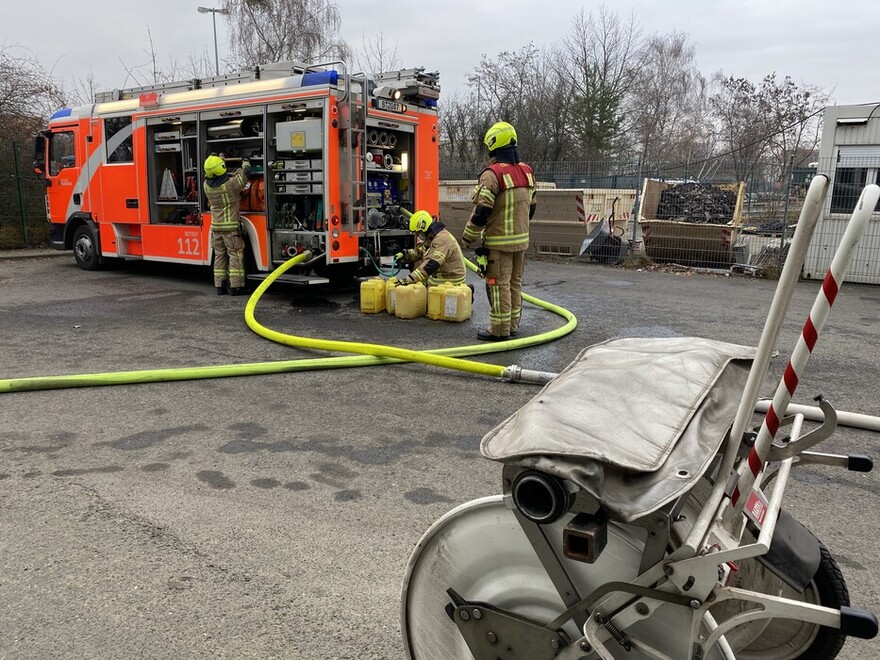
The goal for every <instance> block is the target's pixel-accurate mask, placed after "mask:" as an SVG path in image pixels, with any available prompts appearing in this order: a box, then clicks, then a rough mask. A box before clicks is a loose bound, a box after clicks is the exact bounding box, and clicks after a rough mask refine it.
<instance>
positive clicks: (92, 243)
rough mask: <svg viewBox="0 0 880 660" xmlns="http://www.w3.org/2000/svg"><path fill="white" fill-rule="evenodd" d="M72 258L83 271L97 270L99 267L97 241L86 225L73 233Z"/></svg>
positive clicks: (99, 257)
mask: <svg viewBox="0 0 880 660" xmlns="http://www.w3.org/2000/svg"><path fill="white" fill-rule="evenodd" d="M73 258H74V259H75V260H76V263H77V265H78V266H79V267H80V268H82V269H83V270H98V269H99V268H100V267H101V254H100V248H99V246H98V239H97V237H96V236H95V233H94V232H93V231H92V229H91V227H89V226H88V225H80V226H79V227H77V228H76V231H74V232H73Z"/></svg>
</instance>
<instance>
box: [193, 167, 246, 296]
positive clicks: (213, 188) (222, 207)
mask: <svg viewBox="0 0 880 660" xmlns="http://www.w3.org/2000/svg"><path fill="white" fill-rule="evenodd" d="M204 169H205V185H204V188H205V195H207V197H208V203H209V204H210V206H211V245H212V247H213V248H214V286H215V287H217V295H218V296H220V295H223V294H224V293H229V294H230V295H233V296H241V295H244V294H246V293H247V291H246V289H245V279H244V276H245V273H244V238H242V228H241V214H240V207H241V191H242V190H244V187H245V186H246V185H247V182H248V179H247V177H248V174H250V172H251V164H250V163H249V162H248V161H247V160H244V161H242V164H241V169H238V170H236V171H235V172H233V173H232V174H229V173H228V172H227V171H226V161H225V160H224V159H223V157H222V156H217V155H214V154H212V155H210V156H208V157H207V158H206V159H205V165H204ZM227 286H228V288H227Z"/></svg>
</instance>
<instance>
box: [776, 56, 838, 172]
mask: <svg viewBox="0 0 880 660" xmlns="http://www.w3.org/2000/svg"><path fill="white" fill-rule="evenodd" d="M761 91H762V94H763V96H764V104H765V106H766V111H767V113H768V114H769V115H770V118H771V121H772V122H773V124H774V128H775V132H774V136H773V138H772V139H771V141H770V152H771V153H772V154H773V156H774V158H775V160H776V161H777V162H778V163H781V164H784V163H787V162H788V161H789V157H792V156H793V157H794V161H793V165H794V166H795V167H796V166H798V165H801V164H803V163H804V162H806V160H807V159H808V158H810V155H811V154H812V152H813V150H814V149H815V148H816V147H817V146H818V144H819V139H820V128H821V120H820V115H821V112H822V110H824V109H825V106H826V105H828V103H829V99H830V97H829V94H828V93H827V92H825V91H824V90H822V89H820V88H818V87H815V86H811V85H805V86H803V87H798V85H797V84H795V83H794V82H793V81H792V79H791V78H789V77H788V76H786V77H785V78H784V79H783V80H782V81H777V79H776V72H773V73H771V74H769V75H767V76H765V77H764V80H763V81H762V83H761Z"/></svg>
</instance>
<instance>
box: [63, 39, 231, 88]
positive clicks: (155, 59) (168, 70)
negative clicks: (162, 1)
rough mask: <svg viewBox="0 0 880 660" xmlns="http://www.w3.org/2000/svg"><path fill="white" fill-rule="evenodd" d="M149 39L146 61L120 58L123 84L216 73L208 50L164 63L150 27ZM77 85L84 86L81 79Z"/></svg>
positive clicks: (159, 82)
mask: <svg viewBox="0 0 880 660" xmlns="http://www.w3.org/2000/svg"><path fill="white" fill-rule="evenodd" d="M147 40H148V42H149V47H148V48H145V49H144V56H145V57H146V61H144V62H142V63H140V64H127V63H126V62H124V61H123V60H122V59H120V60H119V61H120V64H122V67H123V68H124V69H125V72H126V78H125V81H124V82H123V83H122V86H127V85H132V86H138V85H156V84H161V83H167V82H174V81H178V80H190V79H193V78H207V77H209V76H213V75H214V73H215V69H214V61H213V58H211V56H210V55H209V54H208V51H207V50H204V51H202V52H201V53H199V54H195V53H192V52H190V53H188V54H187V58H186V60H185V61H183V62H179V61H178V60H175V59H169V60H168V61H167V62H166V63H165V64H163V63H161V61H160V60H161V57H160V54H159V53H157V52H156V48H155V46H154V45H153V34H152V32H151V30H150V28H149V27H148V28H147ZM76 85H77V86H79V87H83V84H82V82H81V81H80V82H77V83H76Z"/></svg>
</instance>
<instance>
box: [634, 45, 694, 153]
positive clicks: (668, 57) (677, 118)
mask: <svg viewBox="0 0 880 660" xmlns="http://www.w3.org/2000/svg"><path fill="white" fill-rule="evenodd" d="M641 60H642V66H640V67H639V68H638V70H637V71H636V74H635V85H634V86H633V90H632V92H631V93H630V94H629V95H628V101H629V102H628V104H627V105H628V108H629V113H628V114H629V115H630V121H629V122H628V123H629V126H630V135H631V136H632V140H633V142H634V145H633V146H634V147H635V148H636V149H637V150H638V154H639V158H640V160H641V161H642V162H643V163H650V164H652V165H656V166H659V167H662V166H664V165H665V164H667V163H669V162H670V161H674V162H679V161H680V160H681V155H682V154H681V151H680V150H679V149H678V148H677V147H678V146H679V145H680V143H681V142H683V141H686V142H689V141H690V140H691V138H692V133H691V131H692V130H693V122H691V121H690V119H691V118H692V116H693V114H694V112H698V111H699V104H694V101H698V100H699V95H698V90H699V89H700V88H701V87H702V82H703V81H702V77H701V76H700V74H699V72H698V71H697V68H696V66H695V64H694V46H693V44H692V43H691V42H690V40H689V38H688V36H687V35H686V34H684V33H681V32H672V33H670V34H666V35H655V36H652V37H649V38H648V39H647V40H646V41H645V44H644V52H643V55H642V57H641ZM695 93H696V94H697V95H695Z"/></svg>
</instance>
